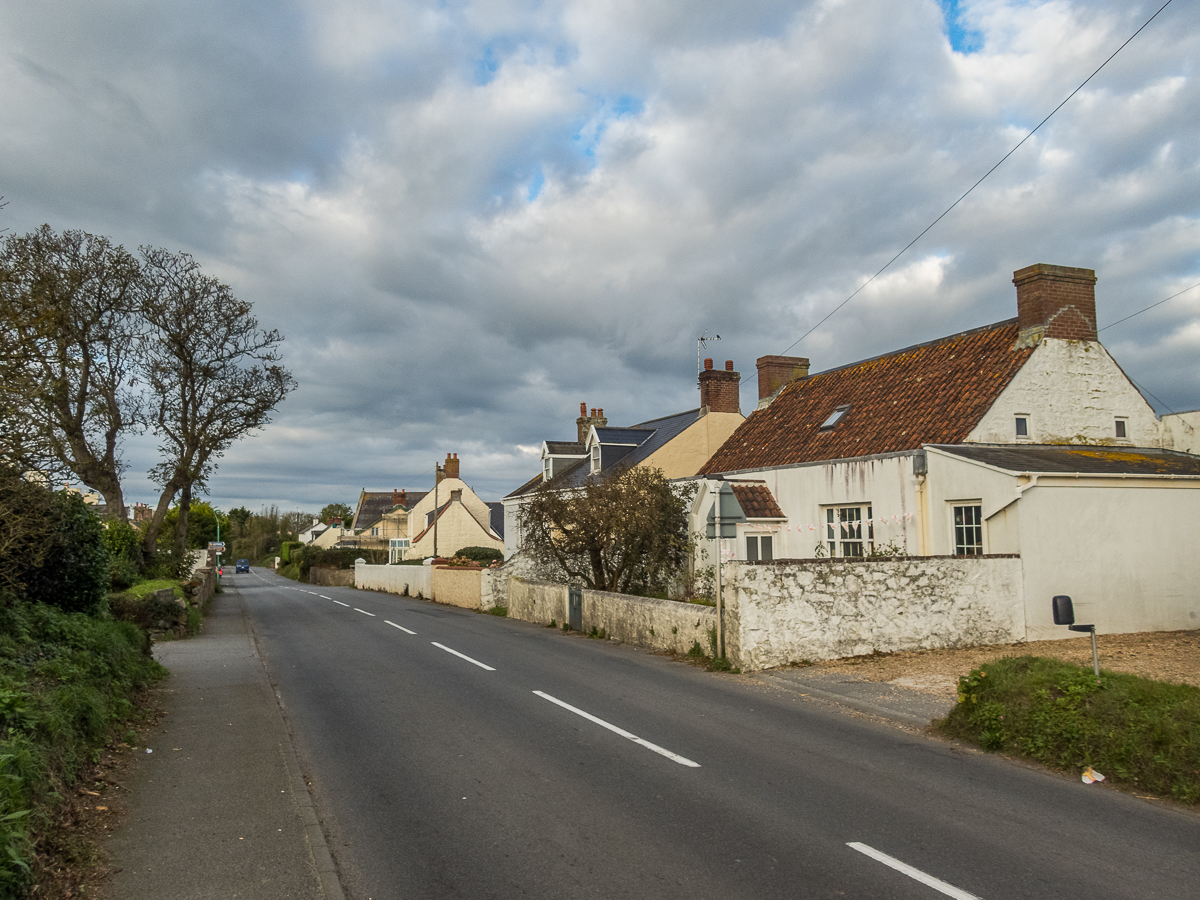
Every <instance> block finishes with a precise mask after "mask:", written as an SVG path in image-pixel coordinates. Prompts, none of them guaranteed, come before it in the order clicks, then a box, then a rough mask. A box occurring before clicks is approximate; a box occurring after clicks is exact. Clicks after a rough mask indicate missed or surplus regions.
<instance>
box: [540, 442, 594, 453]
mask: <svg viewBox="0 0 1200 900" xmlns="http://www.w3.org/2000/svg"><path fill="white" fill-rule="evenodd" d="M546 451H547V452H548V453H549V454H550V455H551V456H560V455H561V456H583V454H584V453H585V452H586V451H585V450H584V449H583V443H582V442H581V441H546Z"/></svg>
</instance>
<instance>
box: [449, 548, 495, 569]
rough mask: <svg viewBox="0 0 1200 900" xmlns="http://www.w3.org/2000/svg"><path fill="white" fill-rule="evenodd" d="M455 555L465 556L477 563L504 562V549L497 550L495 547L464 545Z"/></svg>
mask: <svg viewBox="0 0 1200 900" xmlns="http://www.w3.org/2000/svg"><path fill="white" fill-rule="evenodd" d="M454 555H455V556H464V557H466V558H467V559H469V560H472V561H473V562H477V563H484V564H485V565H491V564H492V563H494V562H503V560H504V551H503V550H496V549H495V548H493V547H463V548H462V549H461V550H459V551H458V552H457V553H455V554H454Z"/></svg>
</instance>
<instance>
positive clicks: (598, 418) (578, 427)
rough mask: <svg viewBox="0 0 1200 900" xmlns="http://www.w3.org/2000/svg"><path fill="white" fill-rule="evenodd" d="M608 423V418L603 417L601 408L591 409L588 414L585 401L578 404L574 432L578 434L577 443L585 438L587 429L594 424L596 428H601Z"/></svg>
mask: <svg viewBox="0 0 1200 900" xmlns="http://www.w3.org/2000/svg"><path fill="white" fill-rule="evenodd" d="M607 424H608V419H606V418H604V410H603V409H593V410H592V414H591V415H590V416H589V415H588V406H587V404H586V403H580V404H579V418H578V419H576V420H575V432H576V434H577V435H578V440H579V443H581V444H582V443H583V442H584V441H586V440H587V434H588V429H589V428H591V427H592V426H593V425H595V426H596V427H597V428H603V427H604V426H605V425H607Z"/></svg>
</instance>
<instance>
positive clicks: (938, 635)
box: [725, 557, 1025, 670]
mask: <svg viewBox="0 0 1200 900" xmlns="http://www.w3.org/2000/svg"><path fill="white" fill-rule="evenodd" d="M725 575H726V578H727V579H728V591H727V594H726V602H727V603H728V604H729V614H728V617H727V618H726V633H727V635H729V637H728V638H727V643H726V655H727V656H728V657H729V658H730V660H731V661H732V662H733V663H734V664H736V665H740V666H742V668H744V669H746V670H757V669H766V668H771V667H773V666H780V665H786V664H788V663H791V662H797V661H800V660H804V659H808V660H819V659H834V658H837V657H842V656H859V655H862V654H867V653H871V652H873V651H876V650H878V651H881V652H893V651H897V650H921V649H932V648H938V647H969V646H974V645H978V644H996V643H1008V642H1012V641H1019V640H1024V638H1025V606H1024V597H1023V590H1022V573H1021V560H1020V559H1019V558H1017V557H965V558H964V557H907V558H898V559H884V560H869V561H867V560H864V561H847V560H840V559H839V560H811V561H810V560H806V561H803V562H790V563H776V564H766V565H758V564H753V565H752V564H746V563H729V564H727V565H726V569H725Z"/></svg>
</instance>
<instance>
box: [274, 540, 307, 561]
mask: <svg viewBox="0 0 1200 900" xmlns="http://www.w3.org/2000/svg"><path fill="white" fill-rule="evenodd" d="M303 546H304V545H303V544H302V543H300V542H299V541H283V542H282V543H281V544H280V545H279V559H280V561H282V562H283V563H285V564H287V563H290V562H291V561H292V548H293V547H303Z"/></svg>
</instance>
